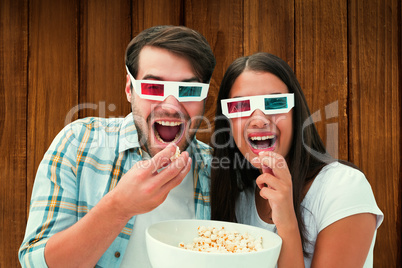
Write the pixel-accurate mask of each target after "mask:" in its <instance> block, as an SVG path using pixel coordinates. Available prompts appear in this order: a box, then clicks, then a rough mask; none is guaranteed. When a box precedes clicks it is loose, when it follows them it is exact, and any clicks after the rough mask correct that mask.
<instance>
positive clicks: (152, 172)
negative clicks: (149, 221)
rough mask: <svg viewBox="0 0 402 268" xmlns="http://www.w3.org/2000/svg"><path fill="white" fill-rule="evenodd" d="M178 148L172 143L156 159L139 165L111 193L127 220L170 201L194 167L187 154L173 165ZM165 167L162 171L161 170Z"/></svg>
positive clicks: (138, 163) (181, 156)
mask: <svg viewBox="0 0 402 268" xmlns="http://www.w3.org/2000/svg"><path fill="white" fill-rule="evenodd" d="M176 147H177V146H176V145H175V144H169V145H168V146H167V147H166V148H165V149H163V150H162V151H160V152H159V153H157V154H156V155H155V156H154V157H153V158H151V159H149V160H145V161H140V162H137V163H136V164H135V165H134V166H133V167H132V168H131V169H130V170H129V171H128V172H127V173H126V174H125V175H124V176H123V177H122V178H121V179H120V182H119V183H118V184H117V186H116V188H115V189H114V190H113V191H112V192H111V194H113V196H114V198H115V200H116V201H117V203H116V204H118V208H117V209H118V210H119V211H120V212H121V213H122V214H121V215H122V216H123V217H127V218H131V217H132V216H134V215H138V214H143V213H146V212H149V211H151V210H153V209H154V208H156V207H157V206H159V205H160V204H161V203H163V201H164V200H165V199H166V197H167V195H168V193H169V192H170V190H172V189H173V188H174V187H176V186H177V185H179V184H180V183H181V182H182V180H183V179H184V177H185V176H186V175H187V173H188V172H189V171H190V168H191V158H190V157H189V155H188V153H187V152H183V153H182V154H181V155H180V156H179V157H178V158H177V159H175V160H174V161H173V162H172V161H171V160H170V158H171V157H172V156H173V155H174V154H175V152H176ZM163 167H165V168H164V169H163V170H162V171H160V172H158V170H159V169H161V168H163Z"/></svg>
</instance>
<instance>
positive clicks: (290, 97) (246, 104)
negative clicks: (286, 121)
mask: <svg viewBox="0 0 402 268" xmlns="http://www.w3.org/2000/svg"><path fill="white" fill-rule="evenodd" d="M221 105H222V114H224V115H225V116H226V117H227V118H237V117H246V116H250V115H251V114H252V113H253V112H254V111H255V110H257V109H260V110H261V111H262V112H263V113H264V114H267V115H268V114H283V113H288V112H289V111H290V110H291V109H292V108H293V107H294V94H293V93H286V94H269V95H258V96H248V97H240V98H232V99H224V100H221Z"/></svg>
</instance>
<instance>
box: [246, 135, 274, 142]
mask: <svg viewBox="0 0 402 268" xmlns="http://www.w3.org/2000/svg"><path fill="white" fill-rule="evenodd" d="M273 138H275V135H268V136H256V137H250V140H252V141H265V140H268V139H273Z"/></svg>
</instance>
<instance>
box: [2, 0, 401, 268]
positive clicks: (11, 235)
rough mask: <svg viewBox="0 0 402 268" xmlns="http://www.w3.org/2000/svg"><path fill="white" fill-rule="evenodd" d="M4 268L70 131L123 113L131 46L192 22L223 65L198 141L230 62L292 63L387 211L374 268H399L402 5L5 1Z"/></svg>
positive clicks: (324, 127)
mask: <svg viewBox="0 0 402 268" xmlns="http://www.w3.org/2000/svg"><path fill="white" fill-rule="evenodd" d="M0 16H1V17H0V37H1V39H0V146H1V148H2V154H1V156H0V170H1V173H0V174H1V176H0V183H1V187H0V208H1V216H0V224H1V226H0V250H1V251H0V267H18V266H19V263H18V259H17V250H18V248H19V246H20V244H21V242H22V238H23V235H24V230H25V224H26V219H27V214H28V206H29V200H30V196H31V190H32V185H33V181H34V177H35V173H36V169H37V166H38V164H39V162H40V160H41V158H42V156H43V153H44V152H45V150H46V149H47V147H48V146H49V145H50V142H51V141H52V139H53V138H54V136H55V135H56V134H57V133H58V132H59V131H60V130H61V129H62V127H63V126H64V125H65V124H66V123H68V122H70V121H72V120H75V119H77V118H82V117H85V116H102V117H122V116H125V115H126V114H127V113H129V112H130V106H129V104H128V102H127V101H126V98H125V95H124V85H125V69H124V51H125V48H126V45H127V44H128V42H129V41H130V40H131V38H132V37H134V36H135V35H136V34H138V33H139V32H140V31H142V30H143V29H145V28H148V27H150V26H153V25H158V24H172V25H186V26H188V27H190V28H193V29H195V30H198V31H199V32H201V33H202V34H203V35H204V36H205V37H206V38H207V40H208V41H209V43H210V44H211V47H212V49H213V51H214V53H215V56H216V59H217V66H216V69H215V72H214V74H213V77H212V81H211V89H210V94H209V98H208V101H207V108H206V115H207V118H208V120H206V121H205V122H203V124H202V129H201V130H200V131H199V133H198V134H197V137H198V138H200V139H201V140H203V141H205V142H209V139H210V137H211V135H212V129H213V125H212V124H210V122H212V119H213V115H214V113H215V104H214V103H215V98H216V96H217V91H218V88H219V83H220V81H221V79H222V76H223V74H224V71H225V69H226V68H227V66H228V65H229V64H230V63H231V62H232V61H233V60H234V59H235V58H237V57H239V56H242V55H249V54H251V53H254V52H257V51H267V52H271V53H273V54H276V55H278V56H280V57H281V58H283V59H284V60H285V61H287V62H288V63H289V65H290V66H291V67H292V68H293V69H294V70H295V73H296V75H297V77H298V79H299V81H300V83H301V85H302V88H303V90H304V92H305V95H306V97H307V100H308V102H309V105H310V109H311V112H312V113H313V114H314V117H313V118H314V120H315V121H316V125H317V128H318V130H319V132H320V135H321V136H322V138H323V140H324V141H325V142H326V144H327V147H328V150H329V151H330V152H331V153H332V154H333V155H335V156H337V157H338V158H340V159H345V160H350V161H352V162H354V163H355V164H356V165H357V166H359V167H360V168H361V169H362V170H363V171H364V172H365V173H366V175H367V177H368V179H369V181H370V183H371V185H372V188H373V191H374V194H375V196H376V199H377V202H378V204H379V206H380V208H381V209H382V211H383V212H384V214H385V220H384V223H383V225H382V226H381V227H380V229H379V230H378V234H377V243H376V247H375V257H374V263H375V265H374V266H375V267H400V266H399V265H398V263H400V262H401V251H402V248H401V227H402V226H401V211H402V209H401V192H402V185H401V134H400V130H401V122H402V121H401V120H402V119H401V98H402V97H401V96H402V81H401V80H402V56H401V53H402V48H401V46H402V36H401V35H402V34H401V33H402V29H401V28H402V26H401V22H402V21H401V16H402V4H401V1H400V0H366V1H360V0H284V1H274V0H267V1H266V0H222V1H215V0H206V1H198V0H172V1H170V0H151V1H146V0H137V1H136V0H115V1H107V0H85V1H79V0H59V1H54V0H36V1H28V0H2V1H1V3H0Z"/></svg>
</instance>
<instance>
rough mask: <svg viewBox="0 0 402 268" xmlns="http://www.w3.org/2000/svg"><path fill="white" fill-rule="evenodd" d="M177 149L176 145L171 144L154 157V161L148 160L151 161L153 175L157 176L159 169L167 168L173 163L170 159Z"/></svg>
mask: <svg viewBox="0 0 402 268" xmlns="http://www.w3.org/2000/svg"><path fill="white" fill-rule="evenodd" d="M176 147H177V145H176V144H174V143H170V144H169V145H168V146H166V148H165V149H163V150H162V151H160V152H159V153H157V154H156V155H155V156H154V157H152V159H150V160H148V161H150V163H149V164H150V169H151V173H152V174H155V173H156V171H157V170H158V169H160V168H163V167H165V166H166V165H168V164H169V163H170V162H171V160H170V158H171V157H172V156H173V155H174V153H175V152H176Z"/></svg>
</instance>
